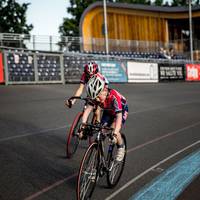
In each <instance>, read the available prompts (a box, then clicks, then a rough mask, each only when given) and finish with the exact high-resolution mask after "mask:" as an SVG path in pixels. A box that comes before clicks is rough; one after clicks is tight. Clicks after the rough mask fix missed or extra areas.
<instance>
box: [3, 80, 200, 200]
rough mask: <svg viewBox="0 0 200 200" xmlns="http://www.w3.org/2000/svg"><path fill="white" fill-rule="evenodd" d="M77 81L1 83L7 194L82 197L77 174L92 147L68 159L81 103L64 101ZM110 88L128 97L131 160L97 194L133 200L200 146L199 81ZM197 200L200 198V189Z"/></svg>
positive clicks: (98, 198)
mask: <svg viewBox="0 0 200 200" xmlns="http://www.w3.org/2000/svg"><path fill="white" fill-rule="evenodd" d="M77 86H78V85H76V84H66V85H29V86H23V85H18V86H3V85H1V86H0V199H1V200H15V199H16V200H21V199H26V200H31V199H37V200H55V199H56V200H60V199H62V200H63V199H66V200H75V199H76V195H75V188H76V173H77V171H78V168H79V164H80V160H81V158H82V155H83V152H84V151H85V149H86V148H85V146H82V147H80V149H79V151H78V152H77V154H76V155H75V156H74V157H73V158H72V159H70V160H69V159H66V158H65V145H66V130H69V127H70V124H71V123H72V120H73V118H74V117H75V114H76V113H77V112H78V111H79V110H80V109H81V104H79V103H77V104H76V105H75V106H74V107H73V108H72V109H66V108H65V107H64V105H63V102H64V99H65V97H70V96H71V95H72V94H73V93H74V91H75V89H76V88H77ZM112 87H113V88H115V89H118V90H119V91H120V92H121V93H122V94H124V96H126V97H127V99H128V104H129V116H128V119H127V123H126V127H125V130H124V132H125V133H126V136H127V140H128V154H127V161H126V165H125V171H124V173H123V176H122V178H121V180H120V182H119V184H118V185H117V187H115V188H114V189H107V188H106V187H105V186H106V182H105V180H104V179H102V180H101V181H99V183H98V185H97V187H96V189H95V192H94V195H93V198H92V199H95V200H102V199H107V200H108V199H116V200H118V199H120V200H121V199H129V198H130V197H132V196H133V195H134V194H135V193H137V192H138V191H140V189H141V188H143V187H144V185H145V184H148V183H149V182H150V181H152V180H153V179H154V178H155V177H158V176H159V175H161V174H162V173H163V172H165V171H166V170H167V169H168V168H169V167H170V166H172V165H173V164H175V163H176V162H178V161H179V160H181V159H183V158H185V157H186V156H187V155H189V154H190V153H192V152H195V151H197V150H199V149H200V143H199V141H200V133H199V129H200V115H199V113H200V83H182V82H181V83H159V84H114V85H112ZM161 161H163V162H161ZM159 163H160V164H159ZM196 185H197V184H196ZM174 187H178V185H174ZM194 199H200V197H199V194H195V195H194V196H193V197H192V200H194ZM179 200H183V198H182V199H181V198H180V199H179ZM190 200H191V199H190Z"/></svg>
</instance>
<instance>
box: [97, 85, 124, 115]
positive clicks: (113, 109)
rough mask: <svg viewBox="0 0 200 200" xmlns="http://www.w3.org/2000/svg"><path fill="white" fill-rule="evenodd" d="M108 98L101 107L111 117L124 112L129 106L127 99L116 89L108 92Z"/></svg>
mask: <svg viewBox="0 0 200 200" xmlns="http://www.w3.org/2000/svg"><path fill="white" fill-rule="evenodd" d="M108 91H109V92H108V96H107V97H106V100H105V101H104V103H103V104H102V105H101V106H102V107H103V108H104V109H105V110H106V111H107V112H108V113H109V114H110V115H115V114H116V113H119V112H122V111H123V109H124V107H125V105H126V104H127V101H126V98H125V97H124V96H122V95H121V94H120V93H119V92H117V91H116V90H114V89H109V90H108Z"/></svg>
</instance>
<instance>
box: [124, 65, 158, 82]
mask: <svg viewBox="0 0 200 200" xmlns="http://www.w3.org/2000/svg"><path fill="white" fill-rule="evenodd" d="M127 71H128V82H135V83H139V82H140V83H147V82H148V83H154V82H158V64H157V63H139V62H128V64H127Z"/></svg>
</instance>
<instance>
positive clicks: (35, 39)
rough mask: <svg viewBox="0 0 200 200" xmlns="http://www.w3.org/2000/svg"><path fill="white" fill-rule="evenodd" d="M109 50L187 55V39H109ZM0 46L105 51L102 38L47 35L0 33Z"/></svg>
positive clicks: (196, 47)
mask: <svg viewBox="0 0 200 200" xmlns="http://www.w3.org/2000/svg"><path fill="white" fill-rule="evenodd" d="M108 43H109V52H113V51H118V52H123V51H126V52H158V51H159V48H160V47H164V48H166V49H169V48H170V47H173V48H174V50H175V52H176V53H181V54H185V55H188V53H187V52H189V39H188V40H174V41H170V42H169V43H164V42H160V41H140V40H118V39H109V40H108ZM193 43H194V45H193V46H194V51H199V50H200V40H194V41H193ZM0 46H4V47H14V48H23V49H29V50H37V51H50V52H55V51H57V52H91V53H95V52H103V54H104V53H105V52H106V49H105V39H104V38H82V37H71V36H68V37H67V36H66V37H65V36H47V35H26V34H11V33H0Z"/></svg>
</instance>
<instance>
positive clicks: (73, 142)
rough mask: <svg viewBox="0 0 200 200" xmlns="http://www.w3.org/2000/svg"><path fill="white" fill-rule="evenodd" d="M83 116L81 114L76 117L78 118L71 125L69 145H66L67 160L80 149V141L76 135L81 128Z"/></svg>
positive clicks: (68, 138)
mask: <svg viewBox="0 0 200 200" xmlns="http://www.w3.org/2000/svg"><path fill="white" fill-rule="evenodd" d="M82 116H83V113H82V112H79V113H78V114H77V115H76V117H75V119H74V121H73V123H72V125H71V128H70V131H69V134H68V137H67V145H66V156H67V158H71V157H72V156H73V155H74V154H75V152H76V150H77V148H78V145H79V141H80V140H79V137H78V136H77V134H76V133H77V132H78V129H79V126H80V124H81V118H82Z"/></svg>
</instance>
